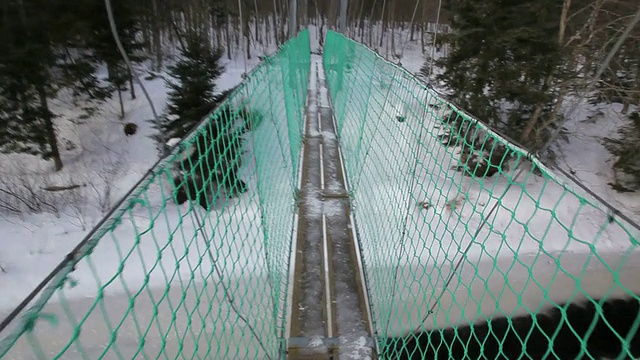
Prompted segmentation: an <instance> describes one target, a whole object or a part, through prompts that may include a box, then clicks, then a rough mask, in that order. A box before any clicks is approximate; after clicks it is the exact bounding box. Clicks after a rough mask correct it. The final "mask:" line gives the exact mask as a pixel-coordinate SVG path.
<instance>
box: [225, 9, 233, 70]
mask: <svg viewBox="0 0 640 360" xmlns="http://www.w3.org/2000/svg"><path fill="white" fill-rule="evenodd" d="M228 11H229V10H228V9H227V24H226V26H225V27H224V35H225V38H226V39H225V41H226V43H227V57H228V58H229V60H231V35H230V34H229V26H231V15H228V14H229V13H228Z"/></svg>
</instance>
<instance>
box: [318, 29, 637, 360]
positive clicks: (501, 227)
mask: <svg viewBox="0 0 640 360" xmlns="http://www.w3.org/2000/svg"><path fill="white" fill-rule="evenodd" d="M324 67H325V72H326V76H327V84H328V88H329V94H330V97H331V102H332V106H333V109H334V112H335V116H336V121H337V124H338V133H339V134H338V135H339V139H340V143H341V147H342V151H343V157H344V161H345V166H346V172H347V175H348V181H349V186H350V191H351V192H352V197H353V207H354V215H355V219H356V222H357V229H358V235H359V236H358V237H359V241H360V247H361V249H362V250H361V251H362V257H363V264H364V265H363V266H364V272H365V275H366V276H365V277H366V282H367V287H368V295H369V301H370V304H371V312H372V317H373V321H374V328H375V331H376V334H375V335H376V337H377V339H378V344H379V347H380V351H381V354H380V355H381V357H382V358H390V359H396V358H408V357H410V356H412V358H416V359H419V358H423V357H424V358H434V354H435V353H437V354H438V355H439V357H438V358H440V357H443V358H447V357H448V356H449V355H454V354H457V356H459V357H457V358H462V356H463V355H464V354H466V355H468V356H469V358H471V359H477V358H479V357H482V356H483V355H484V356H486V357H487V358H489V359H496V358H505V357H506V358H509V359H512V358H523V359H526V358H555V356H558V357H561V358H562V355H561V354H560V352H562V351H564V350H563V349H562V347H563V346H564V347H571V346H574V345H575V344H576V343H575V341H574V342H567V341H566V338H563V339H560V340H558V342H559V343H557V344H555V343H554V342H553V340H554V336H556V335H557V333H556V332H555V330H558V331H559V329H555V328H554V329H553V330H554V331H549V329H548V327H547V328H544V329H543V327H544V326H543V324H540V323H537V324H536V323H531V328H530V329H528V330H527V331H528V332H525V333H524V335H523V334H522V333H519V334H520V335H519V336H522V338H514V336H516V335H514V333H513V332H511V333H509V331H507V330H505V329H504V328H502V329H498V327H501V326H502V325H504V326H506V327H508V326H509V325H508V323H507V322H504V323H503V324H502V325H500V324H498V323H497V322H493V323H492V324H493V326H495V327H496V328H495V329H493V330H492V328H491V327H488V328H487V327H486V326H485V327H482V326H477V327H471V329H469V328H468V327H467V328H466V330H462V326H464V325H468V324H472V323H476V324H482V323H483V322H486V321H487V320H489V319H492V318H497V317H502V316H508V317H510V316H520V315H526V314H536V313H538V312H539V311H540V310H541V309H547V308H549V307H553V306H554V304H555V305H558V307H560V305H561V303H566V302H571V301H574V300H575V301H577V300H579V299H581V298H582V299H584V298H586V297H589V298H591V297H593V298H596V299H601V298H603V299H606V298H612V297H622V296H623V295H625V294H627V293H628V294H631V293H634V292H636V291H639V290H640V276H638V274H640V271H638V270H639V269H640V267H639V266H640V261H639V260H638V256H637V253H636V251H635V250H636V248H637V245H638V238H639V237H638V232H637V230H635V229H633V228H632V227H631V226H630V225H629V224H627V223H625V222H623V221H622V220H620V219H619V218H618V217H615V216H610V215H609V213H608V211H607V210H605V207H604V206H603V205H602V204H601V203H599V202H598V201H596V200H594V199H592V198H591V197H589V196H586V195H584V194H582V193H581V192H577V191H574V190H573V189H572V187H571V186H569V185H567V182H566V181H565V180H564V179H562V178H559V177H556V176H555V175H554V174H552V173H551V172H550V171H549V170H548V169H547V168H545V167H544V166H543V165H541V164H540V163H539V162H537V161H535V160H534V161H533V163H532V162H530V161H528V160H527V156H526V155H527V154H526V152H525V151H523V150H522V149H520V148H518V147H517V146H514V145H513V144H510V143H509V142H507V141H506V140H504V139H503V138H501V137H500V136H498V135H496V134H495V133H494V132H492V131H489V130H488V129H487V128H486V127H485V126H483V125H482V124H481V123H479V122H477V121H476V120H474V119H473V118H471V117H470V116H468V115H467V114H465V113H464V112H462V111H461V110H459V109H458V108H456V107H455V106H453V105H451V104H449V103H447V102H446V101H445V100H443V98H442V97H440V96H439V95H437V94H436V93H435V92H434V91H432V90H430V89H428V88H427V87H426V86H425V85H423V84H422V83H420V82H419V81H418V80H416V79H415V78H414V77H413V76H412V75H411V74H410V73H408V72H407V71H406V70H403V69H402V68H400V67H399V66H396V65H394V64H392V63H390V62H387V61H385V60H384V59H382V58H381V57H380V56H378V55H377V54H376V53H375V52H374V51H372V50H370V49H368V48H366V47H365V46H363V45H361V44H358V43H355V42H354V41H352V40H350V39H347V38H345V37H344V36H342V35H340V34H337V33H334V32H329V33H328V35H327V38H326V42H325V46H324ZM521 169H524V171H522V170H521ZM521 171H522V172H521ZM518 173H520V174H519V176H516V175H518ZM471 175H473V176H471ZM494 207H495V210H493V212H492V213H491V209H492V208H494ZM484 220H486V224H485V225H484V226H482V227H480V224H481V223H482V222H483V221H484ZM635 304H636V305H635V312H630V313H629V314H628V316H629V318H630V319H631V320H630V323H629V324H628V325H629V326H628V327H627V329H631V330H633V331H631V332H630V333H629V335H633V333H635V329H637V326H638V325H639V324H638V323H639V321H638V319H636V316H637V307H638V305H637V302H636V303H635ZM596 308H597V309H599V308H600V307H599V305H598V306H596ZM631 308H632V309H633V306H631ZM563 316H565V317H566V315H563ZM587 320H588V321H589V322H590V321H591V320H592V319H587ZM505 324H506V325H505ZM588 324H590V323H588ZM593 324H594V325H593V327H590V328H588V329H586V328H585V329H582V328H580V327H579V326H578V328H576V329H574V331H573V334H574V335H573V336H574V339H578V342H577V344H578V345H577V346H578V348H579V349H581V350H582V355H581V356H586V357H587V358H590V357H589V354H588V352H589V349H590V348H589V345H588V340H587V339H588V338H589V336H590V335H591V334H592V332H593V331H594V328H595V325H596V323H595V322H593ZM632 325H633V326H632ZM504 326H503V327H504ZM554 326H556V327H557V324H556V325H554ZM603 326H604V327H606V326H608V327H610V328H611V327H613V326H614V325H607V324H604V323H599V324H598V327H599V329H602V327H603ZM587 327H588V326H587ZM446 328H455V329H458V328H460V330H459V331H458V330H453V331H446V332H441V331H440V330H435V331H433V332H432V334H433V336H427V337H422V338H421V340H420V341H421V342H423V346H421V347H420V346H419V347H416V346H415V341H414V340H415V337H412V336H405V337H402V335H405V334H408V332H411V331H426V330H434V329H446ZM538 329H542V330H541V331H542V332H544V334H542V335H541V332H540V331H538ZM521 330H522V329H521ZM565 330H567V328H565V329H564V330H563V331H564V334H566V333H567V331H565ZM582 330H584V331H583V332H581V331H582ZM456 331H458V332H456ZM568 331H570V330H568ZM507 333H509V334H508V336H509V337H510V338H509V339H507V338H506V336H507V335H506V334H507ZM627 335H628V334H627V333H619V334H614V335H611V336H610V337H608V338H607V339H592V341H620V339H625V338H626V336H627ZM392 339H393V340H392ZM407 339H409V340H407ZM411 339H413V340H411ZM443 339H448V341H445V342H443V341H442V340H443ZM544 339H550V340H551V341H550V343H549V344H546V345H543V346H542V349H532V348H528V349H527V348H526V347H524V346H520V347H518V346H516V347H515V348H514V347H511V346H510V345H509V347H507V345H504V344H505V343H510V344H513V343H514V342H517V341H520V342H521V343H526V344H532V343H535V342H537V343H538V344H541V343H544V341H543V340H544ZM411 341H413V343H410V342H411ZM402 342H404V343H406V346H404V345H402V344H401V343H402ZM620 343H621V344H626V345H628V344H629V343H628V342H627V341H622V342H620ZM503 345H504V346H503ZM403 346H404V347H403ZM390 349H396V350H393V351H392V350H390ZM570 350H571V351H573V350H575V349H573V348H572V349H570ZM627 350H628V349H621V351H623V352H626V351H627ZM637 350H638V349H636V351H637ZM514 351H515V352H516V353H514ZM567 351H569V350H567ZM591 356H594V357H595V356H596V354H591ZM564 358H567V357H564ZM574 358H575V357H574Z"/></svg>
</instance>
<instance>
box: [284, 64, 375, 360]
mask: <svg viewBox="0 0 640 360" xmlns="http://www.w3.org/2000/svg"><path fill="white" fill-rule="evenodd" d="M311 66H312V69H311V81H310V88H309V99H308V108H307V121H306V129H305V141H304V155H303V165H302V166H303V168H302V182H301V184H302V188H301V190H300V203H299V214H300V216H299V223H298V237H297V240H296V241H297V244H296V260H295V276H294V279H293V299H292V314H291V322H290V338H289V342H288V357H289V359H312V358H313V359H354V358H357V359H366V358H373V356H374V353H375V351H374V350H373V349H374V346H375V345H374V342H373V340H372V338H371V325H370V324H371V322H370V319H369V315H368V306H367V305H366V304H367V303H366V295H365V291H364V286H363V280H362V279H363V278H362V274H361V270H362V269H361V267H360V266H359V264H360V261H359V250H358V248H357V243H356V241H355V236H354V231H353V224H352V221H351V213H350V201H349V196H348V194H347V189H346V181H345V176H344V170H343V166H342V159H341V154H340V150H339V146H338V141H337V135H336V134H337V130H336V127H335V123H334V120H333V114H332V111H331V108H330V106H329V99H328V98H327V97H328V95H327V94H328V92H327V90H326V82H325V78H324V72H323V67H322V59H321V58H320V57H317V56H314V57H313V58H312V64H311Z"/></svg>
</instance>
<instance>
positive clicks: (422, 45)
mask: <svg viewBox="0 0 640 360" xmlns="http://www.w3.org/2000/svg"><path fill="white" fill-rule="evenodd" d="M426 26H427V5H426V3H425V2H423V3H422V21H421V23H420V49H422V53H423V54H424V53H425V51H426V46H425V41H424V34H425V32H426V31H425V30H426ZM431 61H433V59H431Z"/></svg>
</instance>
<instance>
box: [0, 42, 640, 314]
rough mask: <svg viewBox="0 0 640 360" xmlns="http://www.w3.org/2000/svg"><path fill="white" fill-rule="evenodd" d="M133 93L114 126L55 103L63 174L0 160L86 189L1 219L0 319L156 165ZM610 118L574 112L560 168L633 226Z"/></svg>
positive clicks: (158, 90) (615, 122) (145, 114)
mask: <svg viewBox="0 0 640 360" xmlns="http://www.w3.org/2000/svg"><path fill="white" fill-rule="evenodd" d="M311 34H312V50H316V49H317V45H314V44H317V40H315V38H313V37H314V35H315V33H314V31H312V32H311ZM402 41H404V38H402ZM271 50H273V49H271ZM254 53H255V52H254ZM382 53H384V52H382ZM423 59H424V55H423V54H422V53H421V51H420V46H419V41H416V42H413V43H410V44H408V45H407V47H406V49H405V51H404V59H403V60H402V64H403V65H404V66H405V67H406V68H407V69H408V70H409V71H411V72H412V73H416V72H417V71H418V70H419V68H420V67H421V66H422V64H423ZM258 61H259V60H258V58H257V57H254V58H252V59H251V60H248V61H247V62H246V63H245V60H244V58H243V57H241V56H237V57H236V58H235V59H233V60H231V61H227V63H226V66H227V71H226V72H225V73H224V74H223V75H222V77H221V78H220V79H219V81H218V90H224V89H228V88H230V87H233V86H235V85H236V84H238V83H239V82H240V81H241V80H242V77H241V75H242V73H243V72H244V71H245V64H246V67H247V68H248V69H251V68H253V67H254V66H255V65H256V64H257V63H258ZM394 62H395V61H394ZM141 80H142V81H143V82H144V84H145V86H146V87H147V90H148V91H149V93H150V95H151V98H152V100H153V102H154V105H155V107H156V109H157V110H158V112H159V113H160V112H162V111H163V110H164V107H165V105H166V99H167V88H166V86H165V84H164V82H163V80H162V79H161V78H156V79H154V80H145V79H141ZM136 90H137V95H138V97H137V99H135V100H131V99H130V97H129V95H128V94H125V111H126V117H125V119H123V120H120V119H118V111H119V109H118V105H117V102H116V101H115V100H113V101H111V102H108V103H107V104H105V105H103V106H101V109H100V112H98V113H96V114H94V115H93V117H91V118H90V119H88V120H87V121H86V122H84V123H82V122H78V121H76V122H70V121H64V120H68V119H70V118H74V117H75V118H77V111H76V110H75V109H76V108H75V107H73V106H72V105H71V104H70V102H69V101H66V100H65V99H60V101H59V104H55V105H54V111H57V112H59V113H62V114H63V116H62V117H61V118H60V119H58V121H59V134H60V138H61V139H62V141H61V143H62V144H63V145H64V144H70V143H73V144H74V145H75V146H73V147H72V146H69V147H66V148H63V152H62V161H63V163H64V164H65V167H64V169H63V170H62V171H61V172H59V173H53V172H52V171H51V167H52V166H51V164H50V163H48V162H44V161H42V160H39V159H37V158H35V157H32V156H26V155H11V156H7V155H2V157H0V163H1V164H2V168H1V169H0V177H2V179H3V181H9V180H6V179H10V181H17V182H21V181H22V180H25V181H27V182H29V183H31V184H34V183H35V184H36V185H37V186H38V187H41V186H42V185H46V186H51V185H56V186H68V185H72V184H77V185H83V184H86V185H87V186H85V187H81V190H79V191H78V192H76V194H78V196H75V197H71V198H58V197H56V196H58V195H56V194H55V193H53V195H50V196H51V201H52V202H54V203H56V206H55V207H56V211H54V213H51V212H43V213H40V214H23V215H20V216H10V215H7V214H4V213H3V214H2V216H1V218H0V249H2V250H1V251H0V314H4V313H5V312H6V311H7V310H9V309H11V308H13V307H15V306H16V305H17V304H18V303H19V302H20V301H21V300H22V299H23V298H24V297H25V296H26V295H27V294H28V293H29V292H30V291H31V290H32V289H33V288H34V287H35V286H36V285H37V284H38V283H39V282H40V281H41V280H42V279H43V277H44V276H45V275H47V274H48V273H49V272H50V271H51V270H52V269H53V268H54V267H55V266H56V265H57V264H58V263H59V262H60V261H61V260H62V259H63V258H64V256H65V255H66V254H67V253H68V252H69V251H70V250H71V249H72V248H73V247H74V246H75V245H76V244H77V243H78V242H79V241H80V240H81V239H82V238H83V237H84V236H85V235H86V234H87V232H88V231H89V230H91V228H92V227H93V226H94V225H95V224H96V223H97V222H98V221H99V220H100V219H101V217H102V216H103V214H104V213H105V211H106V209H108V208H109V207H110V206H111V205H113V204H114V203H115V202H117V200H118V199H119V198H121V197H122V196H123V195H124V194H125V193H126V192H127V191H128V190H129V189H130V188H131V186H133V185H134V184H135V183H136V182H137V181H138V180H139V179H140V177H142V176H143V175H144V174H145V172H146V171H147V170H148V169H149V167H150V166H151V165H152V164H153V163H154V162H155V161H156V160H157V158H158V153H157V151H156V145H155V144H154V142H153V140H152V139H151V138H150V135H152V133H153V130H152V128H151V126H150V124H149V122H147V120H149V119H150V118H151V116H152V115H151V111H150V108H149V105H148V104H147V102H146V99H145V98H144V96H143V95H142V93H141V91H140V89H136ZM614 110H616V109H615V105H614V106H611V107H608V108H607V109H605V112H604V116H602V117H600V118H596V119H594V120H593V121H589V122H587V121H586V119H587V116H588V115H589V114H590V113H591V112H593V111H595V109H593V108H592V107H588V106H585V108H584V111H581V112H578V113H577V116H576V117H575V118H574V119H571V120H570V121H569V122H568V123H567V127H568V129H569V130H570V132H571V133H570V135H569V142H568V143H559V145H558V146H559V147H560V150H561V152H560V155H561V159H562V163H561V165H562V166H564V167H565V168H566V169H572V170H574V171H575V172H576V177H577V178H579V179H580V180H581V181H583V182H584V183H585V184H586V185H587V186H588V187H590V188H591V189H592V190H593V191H594V192H595V193H597V194H599V195H600V196H602V197H603V198H604V199H606V200H607V201H609V202H611V203H612V204H613V205H614V206H616V207H619V208H620V209H621V211H623V212H625V213H627V214H629V215H630V216H631V217H632V218H634V219H638V218H639V217H640V194H638V193H632V194H619V193H617V192H615V191H614V190H612V189H611V188H610V187H609V186H608V185H607V183H609V182H611V181H612V177H613V171H612V163H611V161H610V158H611V156H610V155H609V153H608V152H607V151H606V150H605V149H604V147H603V146H602V145H601V143H600V139H601V138H602V137H604V136H611V135H614V134H615V131H616V129H617V127H618V126H619V124H620V117H619V116H618V115H617V113H616V112H615V111H614ZM126 122H134V123H136V124H137V125H138V132H137V133H136V134H135V135H134V136H132V137H126V136H125V134H124V133H123V131H122V124H123V123H126ZM36 178H37V179H40V180H37V181H40V183H37V181H36V180H34V179H36ZM42 179H45V180H42ZM42 182H45V183H46V184H43V183H42ZM47 196H49V195H47ZM105 261H107V260H105Z"/></svg>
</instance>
